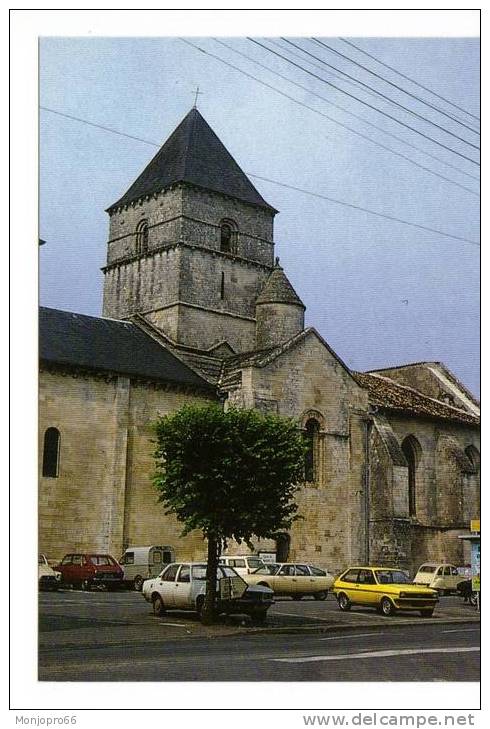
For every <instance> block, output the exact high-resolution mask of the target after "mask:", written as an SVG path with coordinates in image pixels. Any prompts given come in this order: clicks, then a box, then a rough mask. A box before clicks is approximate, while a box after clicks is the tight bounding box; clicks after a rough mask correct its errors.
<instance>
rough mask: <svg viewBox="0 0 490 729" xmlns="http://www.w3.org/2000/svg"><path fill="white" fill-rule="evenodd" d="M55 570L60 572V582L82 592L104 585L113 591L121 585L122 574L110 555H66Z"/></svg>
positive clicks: (120, 568)
mask: <svg viewBox="0 0 490 729" xmlns="http://www.w3.org/2000/svg"><path fill="white" fill-rule="evenodd" d="M56 570H57V571H58V572H61V575H62V581H63V583H64V584H65V585H66V584H71V585H73V586H74V587H81V588H82V590H91V589H92V586H95V585H104V586H105V587H106V588H107V589H108V590H114V589H116V588H117V587H121V586H122V584H123V576H124V572H123V570H122V567H121V566H120V565H119V564H118V562H117V561H116V560H115V559H114V557H111V555H110V554H66V555H65V556H64V557H63V559H62V560H61V562H60V563H59V565H57V566H56Z"/></svg>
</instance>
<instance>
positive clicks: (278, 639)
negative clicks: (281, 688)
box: [39, 590, 480, 681]
mask: <svg viewBox="0 0 490 729" xmlns="http://www.w3.org/2000/svg"><path fill="white" fill-rule="evenodd" d="M39 608H40V610H39V679H40V680H42V681H479V679H480V625H479V622H477V621H478V617H479V616H478V615H477V614H476V613H475V611H474V609H472V608H470V607H469V606H468V605H464V604H463V603H462V601H461V598H459V597H444V598H442V599H441V603H440V605H439V606H438V608H437V610H436V612H435V614H434V619H432V620H423V619H421V618H419V617H418V616H417V615H412V614H409V613H405V615H403V616H402V615H399V616H395V617H394V618H385V617H382V616H380V615H378V614H377V613H375V612H374V611H371V610H367V609H363V608H359V609H353V610H352V611H351V612H350V613H341V612H340V611H339V609H338V607H337V604H336V601H335V600H334V599H333V597H332V596H331V595H329V598H328V600H327V601H325V602H316V601H313V600H303V601H301V602H293V601H291V600H287V599H284V600H278V601H277V602H276V603H275V604H274V605H273V607H272V608H271V610H270V611H269V616H270V617H269V619H268V623H267V627H266V628H265V629H260V630H257V629H255V628H253V627H252V626H251V625H250V622H249V621H248V619H247V618H244V619H242V618H240V617H231V618H228V619H223V620H222V621H221V622H220V623H219V624H218V625H216V626H211V627H205V626H202V625H201V624H200V623H199V622H197V620H196V616H195V615H194V614H192V613H183V612H177V611H175V612H169V613H167V614H166V615H165V616H164V617H162V618H156V617H155V616H153V614H152V612H151V606H150V605H148V604H147V603H146V602H145V601H144V599H143V597H142V596H141V594H140V593H136V592H118V593H112V592H104V591H95V592H88V593H86V592H78V591H72V590H63V591H60V592H54V593H48V592H44V593H40V599H39Z"/></svg>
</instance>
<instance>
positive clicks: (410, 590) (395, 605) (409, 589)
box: [333, 567, 439, 618]
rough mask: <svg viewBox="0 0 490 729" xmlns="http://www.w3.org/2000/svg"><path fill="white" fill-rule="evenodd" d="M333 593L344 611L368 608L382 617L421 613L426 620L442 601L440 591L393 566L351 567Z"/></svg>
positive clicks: (339, 580) (340, 577)
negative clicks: (424, 585)
mask: <svg viewBox="0 0 490 729" xmlns="http://www.w3.org/2000/svg"><path fill="white" fill-rule="evenodd" d="M333 593H334V595H335V596H336V598H337V601H338V604H339V608H340V609H341V610H344V611H347V610H350V609H351V607H352V605H365V606H366V607H374V608H376V609H377V610H378V611H379V612H380V613H381V614H382V615H393V614H394V613H396V611H397V610H418V611H419V612H420V614H421V616H422V617H423V618H430V617H431V615H432V613H433V612H434V608H435V606H436V604H437V602H438V600H439V597H438V595H437V592H436V590H430V589H429V588H427V587H423V586H422V585H414V584H412V583H411V582H410V578H409V577H407V575H406V573H405V572H402V570H399V569H394V568H392V567H349V569H348V570H345V572H342V574H341V575H340V576H339V577H337V579H336V580H335V582H334V585H333Z"/></svg>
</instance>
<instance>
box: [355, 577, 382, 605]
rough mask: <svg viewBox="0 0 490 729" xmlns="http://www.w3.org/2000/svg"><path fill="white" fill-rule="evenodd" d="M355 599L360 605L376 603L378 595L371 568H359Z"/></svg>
mask: <svg viewBox="0 0 490 729" xmlns="http://www.w3.org/2000/svg"><path fill="white" fill-rule="evenodd" d="M356 590H357V601H358V602H359V604H360V605H376V604H377V603H378V601H379V595H378V593H377V591H376V580H375V579H374V574H373V572H372V570H368V569H362V570H359V574H358V576H357V583H356Z"/></svg>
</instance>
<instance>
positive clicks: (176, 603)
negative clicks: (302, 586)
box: [142, 562, 273, 622]
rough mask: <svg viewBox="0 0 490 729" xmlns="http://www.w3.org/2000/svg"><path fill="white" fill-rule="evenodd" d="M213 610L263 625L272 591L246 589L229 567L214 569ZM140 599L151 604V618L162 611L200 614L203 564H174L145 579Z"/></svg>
mask: <svg viewBox="0 0 490 729" xmlns="http://www.w3.org/2000/svg"><path fill="white" fill-rule="evenodd" d="M217 592H218V596H217V603H216V611H217V613H218V614H221V613H224V614H226V615H232V614H239V615H240V614H243V615H249V616H250V617H251V618H252V619H253V620H255V621H257V622H264V621H265V619H266V617H267V611H268V609H269V608H270V606H271V605H272V602H273V592H272V590H270V589H269V588H267V587H262V586H257V585H254V586H252V587H249V586H248V585H247V583H246V582H245V581H244V580H243V579H242V577H240V575H239V574H237V572H235V570H234V569H233V568H232V567H228V566H227V565H220V566H218V584H217ZM142 593H143V597H144V598H145V600H146V601H147V602H151V604H152V605H153V612H154V613H155V615H163V614H164V612H165V611H166V610H195V611H196V612H197V614H198V615H200V614H201V611H202V607H203V604H204V597H205V594H206V564H205V563H204V562H184V563H180V562H174V563H172V564H170V565H167V567H166V568H165V569H164V570H163V571H162V572H161V574H159V575H158V577H154V578H152V579H151V580H145V582H144V583H143V589H142Z"/></svg>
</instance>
